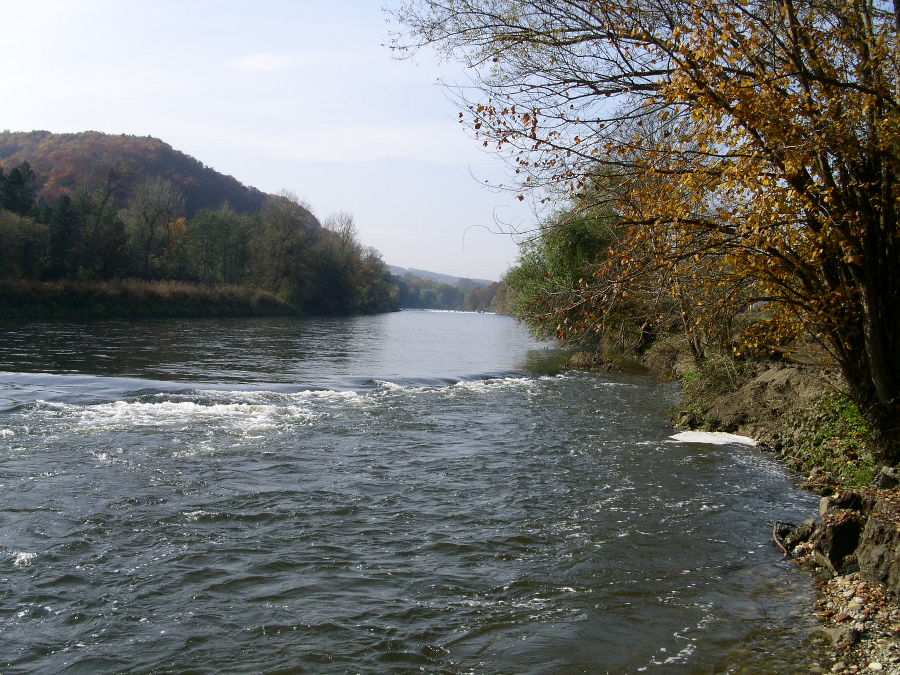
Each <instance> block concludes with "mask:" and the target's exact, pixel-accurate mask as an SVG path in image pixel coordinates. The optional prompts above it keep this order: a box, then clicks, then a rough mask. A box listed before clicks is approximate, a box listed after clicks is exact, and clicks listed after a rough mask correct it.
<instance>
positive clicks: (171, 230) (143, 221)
mask: <svg viewBox="0 0 900 675" xmlns="http://www.w3.org/2000/svg"><path fill="white" fill-rule="evenodd" d="M183 210H184V195H183V194H182V192H181V190H179V189H178V188H177V187H176V186H175V184H174V183H172V182H171V181H169V180H165V179H163V178H160V177H159V176H157V177H155V178H148V179H146V180H143V181H141V182H140V183H139V184H138V185H137V186H136V187H135V189H134V192H133V194H132V196H131V199H130V201H129V203H128V208H127V209H126V210H125V213H124V220H125V222H126V224H127V228H128V235H129V239H130V240H131V244H132V247H133V250H134V251H135V253H136V255H137V260H138V264H139V268H140V273H141V274H142V275H143V277H144V278H145V279H149V278H150V277H151V275H152V273H154V272H155V270H154V269H153V267H152V263H153V262H154V261H156V262H157V263H158V265H159V267H160V272H162V273H165V272H167V271H168V268H169V266H170V262H171V261H170V259H169V258H170V254H171V251H172V250H174V244H175V242H176V239H177V237H178V235H179V234H180V233H181V228H178V226H177V222H176V221H177V219H178V218H179V216H181V214H182V212H183Z"/></svg>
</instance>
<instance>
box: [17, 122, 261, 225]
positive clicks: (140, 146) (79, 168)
mask: <svg viewBox="0 0 900 675" xmlns="http://www.w3.org/2000/svg"><path fill="white" fill-rule="evenodd" d="M22 162H28V164H29V165H30V166H31V169H32V171H34V174H35V183H34V188H35V195H36V197H37V198H38V199H39V200H40V199H43V200H44V201H45V202H47V203H48V204H53V203H54V202H55V201H56V200H57V199H58V198H59V197H61V196H62V195H64V194H66V195H69V197H74V196H75V195H76V193H77V192H78V191H79V190H80V189H82V187H83V186H84V183H85V182H86V181H90V180H91V179H92V178H93V177H94V176H95V175H96V174H97V173H98V172H103V171H106V170H109V169H113V168H115V169H116V171H117V172H118V173H119V174H121V182H120V184H119V186H118V191H119V198H120V199H122V200H123V201H127V200H128V197H130V195H131V193H132V192H133V190H134V189H135V187H136V186H137V184H138V183H139V182H140V181H141V180H142V179H145V178H147V177H157V176H158V177H160V178H162V179H164V180H168V181H171V182H172V184H173V185H174V186H176V187H177V188H178V189H179V190H180V191H181V192H182V194H183V195H184V212H185V213H184V215H186V216H187V217H193V216H194V215H195V214H196V213H197V212H199V211H202V210H203V209H210V210H215V209H218V208H220V207H222V206H225V205H228V206H230V207H231V208H232V209H234V210H235V211H237V212H238V213H255V212H257V211H259V210H260V209H261V208H262V206H263V204H264V203H265V201H266V199H267V198H268V197H269V196H270V195H267V194H266V193H264V192H262V191H261V190H257V189H256V188H254V187H248V186H246V185H244V184H243V183H241V182H240V181H238V180H237V179H236V178H234V177H232V176H226V175H225V174H221V173H219V172H218V171H216V170H215V169H212V168H210V167H208V166H206V165H205V164H203V163H202V162H200V161H198V160H196V159H194V158H193V157H191V156H190V155H186V154H184V153H183V152H180V151H178V150H175V149H174V148H173V147H172V146H170V145H169V144H168V143H164V142H163V141H161V140H159V139H158V138H153V137H151V136H126V135H125V134H122V135H120V136H115V135H110V134H103V133H100V132H97V131H83V132H81V133H76V134H54V133H50V132H49V131H27V132H4V133H0V168H3V169H6V170H7V171H8V170H10V169H12V168H13V167H16V166H18V165H20V164H21V163H22Z"/></svg>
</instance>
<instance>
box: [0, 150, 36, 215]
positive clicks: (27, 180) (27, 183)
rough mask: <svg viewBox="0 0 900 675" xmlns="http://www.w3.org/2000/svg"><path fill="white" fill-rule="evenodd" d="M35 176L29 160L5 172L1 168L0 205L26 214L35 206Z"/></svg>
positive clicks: (20, 213)
mask: <svg viewBox="0 0 900 675" xmlns="http://www.w3.org/2000/svg"><path fill="white" fill-rule="evenodd" d="M34 189H35V176H34V171H32V170H31V166H30V165H29V164H28V162H22V163H21V164H20V165H19V166H17V167H15V168H14V169H12V170H11V171H10V172H9V173H8V174H4V172H3V170H2V169H0V207H2V208H4V209H7V210H9V211H12V212H13V213H18V214H19V215H22V216H25V215H28V213H29V212H30V211H31V208H32V206H34Z"/></svg>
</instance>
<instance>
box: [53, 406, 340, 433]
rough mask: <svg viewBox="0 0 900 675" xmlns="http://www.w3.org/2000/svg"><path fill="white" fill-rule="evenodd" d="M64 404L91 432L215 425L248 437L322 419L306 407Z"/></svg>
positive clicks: (84, 427) (78, 424) (81, 424)
mask: <svg viewBox="0 0 900 675" xmlns="http://www.w3.org/2000/svg"><path fill="white" fill-rule="evenodd" d="M59 405H60V404H57V406H59ZM61 405H62V406H64V407H65V408H67V409H68V410H65V412H68V413H70V414H72V415H73V416H74V417H75V419H76V423H77V426H78V427H80V428H82V429H85V430H92V431H107V430H111V429H115V430H122V429H125V430H127V429H133V428H135V427H155V428H160V427H163V428H167V427H168V428H175V429H190V428H193V427H194V426H195V425H204V426H209V425H213V426H219V427H224V428H225V429H232V430H236V431H239V432H241V433H243V434H248V433H254V432H260V431H268V430H272V429H278V428H289V427H292V426H297V425H302V426H306V425H310V424H313V423H314V422H315V421H316V420H317V419H319V418H320V417H321V416H322V414H321V413H317V412H315V411H313V410H311V409H309V408H307V407H304V406H297V405H281V406H279V405H271V404H268V405H261V404H250V403H214V404H212V405H202V404H200V403H196V402H194V401H161V402H159V403H144V402H139V401H114V402H112V403H103V404H99V405H91V406H72V405H67V404H61Z"/></svg>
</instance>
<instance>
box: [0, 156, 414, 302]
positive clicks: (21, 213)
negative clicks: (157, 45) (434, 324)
mask: <svg viewBox="0 0 900 675" xmlns="http://www.w3.org/2000/svg"><path fill="white" fill-rule="evenodd" d="M131 178H132V177H131V176H129V175H128V172H127V170H125V169H123V168H121V167H119V166H115V165H106V166H98V167H95V169H94V170H93V171H91V172H90V174H89V175H87V176H84V178H83V180H82V181H81V184H80V186H79V187H78V188H77V189H76V190H74V191H73V194H63V195H61V196H60V197H59V198H58V199H56V200H55V201H54V202H53V203H51V204H48V203H46V202H45V201H44V200H42V199H38V198H37V197H36V194H35V183H36V180H35V175H34V172H33V171H32V170H31V167H30V166H29V165H28V163H27V162H23V163H22V164H20V165H19V166H16V167H14V168H12V169H10V170H8V171H3V170H2V169H0V279H21V280H30V281H38V282H40V281H59V280H84V281H90V280H109V279H122V278H132V279H143V280H153V281H157V280H168V281H181V282H185V283H192V284H201V285H204V286H224V285H229V286H246V287H249V288H253V289H260V290H264V291H268V292H270V293H272V294H274V295H276V296H277V297H279V298H280V299H282V300H283V301H285V302H287V303H288V304H290V305H291V306H293V307H295V308H296V309H297V311H299V312H305V313H312V314H348V313H371V312H381V311H390V310H394V309H397V308H398V306H399V300H400V295H399V289H398V288H397V287H396V285H395V284H394V283H393V282H392V280H391V275H390V272H389V271H388V269H387V266H386V265H385V264H384V262H383V261H382V260H381V256H380V254H379V253H378V252H377V251H376V250H374V249H372V248H368V247H365V246H363V245H362V244H361V243H360V242H359V239H358V236H357V231H356V227H355V224H354V222H353V218H352V216H350V215H349V214H345V213H339V214H336V215H334V216H331V217H329V218H328V219H326V220H325V222H324V223H322V224H320V223H319V221H318V220H317V219H316V218H315V217H314V216H312V214H311V213H310V211H309V209H308V208H306V207H305V206H304V205H303V204H302V203H301V202H300V200H299V199H298V198H297V197H296V196H295V195H293V194H291V193H287V192H285V193H282V194H280V195H273V196H269V197H268V198H267V199H266V201H265V202H264V203H263V206H262V208H261V209H260V210H259V211H258V212H255V213H238V212H237V211H235V210H233V209H231V208H229V207H228V206H223V207H221V208H218V209H214V210H211V209H205V210H201V211H199V212H197V213H195V214H192V215H189V214H188V213H187V211H186V209H185V195H184V193H183V191H182V190H181V189H180V188H178V187H177V186H176V185H175V184H174V183H172V182H171V181H169V180H166V179H164V178H161V177H158V176H148V177H145V178H143V179H140V180H137V181H134V180H132V179H131ZM126 186H127V190H126Z"/></svg>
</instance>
